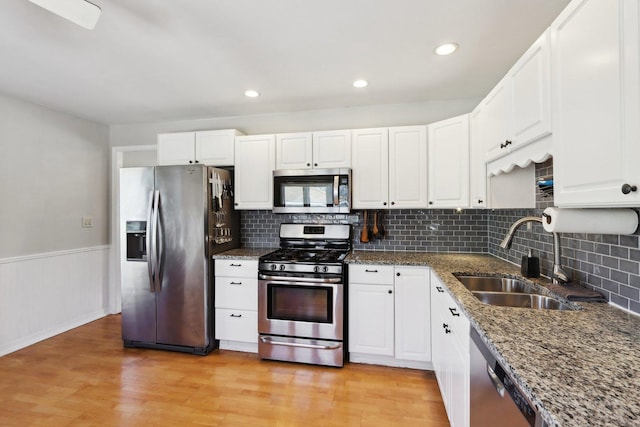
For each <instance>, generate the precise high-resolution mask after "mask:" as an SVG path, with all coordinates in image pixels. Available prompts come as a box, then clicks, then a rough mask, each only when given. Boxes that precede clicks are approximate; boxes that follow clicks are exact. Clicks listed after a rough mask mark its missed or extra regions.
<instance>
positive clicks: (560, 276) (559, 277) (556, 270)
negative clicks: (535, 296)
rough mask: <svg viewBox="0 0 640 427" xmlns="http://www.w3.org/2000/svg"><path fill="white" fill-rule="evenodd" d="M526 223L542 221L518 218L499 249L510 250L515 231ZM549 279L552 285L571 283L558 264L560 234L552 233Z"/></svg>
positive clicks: (532, 218)
mask: <svg viewBox="0 0 640 427" xmlns="http://www.w3.org/2000/svg"><path fill="white" fill-rule="evenodd" d="M527 222H539V223H542V219H541V218H540V217H537V216H525V217H524V218H520V219H519V220H517V221H516V222H514V223H513V224H512V225H511V227H509V231H507V235H506V236H504V239H502V242H500V247H501V248H503V249H510V248H511V243H512V241H513V236H514V234H515V233H516V230H517V229H518V228H520V226H521V225H522V224H525V223H527ZM551 279H552V280H553V283H569V282H570V281H571V279H570V278H569V275H568V274H567V273H566V272H565V271H564V269H563V268H562V264H561V263H560V234H558V233H553V274H552V276H551Z"/></svg>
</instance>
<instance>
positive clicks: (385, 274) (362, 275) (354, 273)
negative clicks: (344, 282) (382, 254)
mask: <svg viewBox="0 0 640 427" xmlns="http://www.w3.org/2000/svg"><path fill="white" fill-rule="evenodd" d="M349 282H351V283H366V284H369V285H393V282H394V279H393V265H375V264H350V265H349Z"/></svg>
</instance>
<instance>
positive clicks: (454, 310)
mask: <svg viewBox="0 0 640 427" xmlns="http://www.w3.org/2000/svg"><path fill="white" fill-rule="evenodd" d="M449 311H450V312H451V314H452V315H454V316H456V317H460V313H458V312H457V311H456V309H455V308H453V307H449Z"/></svg>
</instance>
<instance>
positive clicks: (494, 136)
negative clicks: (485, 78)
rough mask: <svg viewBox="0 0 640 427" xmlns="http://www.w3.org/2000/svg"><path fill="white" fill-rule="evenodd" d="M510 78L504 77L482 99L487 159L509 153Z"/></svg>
mask: <svg viewBox="0 0 640 427" xmlns="http://www.w3.org/2000/svg"><path fill="white" fill-rule="evenodd" d="M508 83H509V80H508V78H506V77H505V78H504V79H502V80H501V81H500V82H499V83H498V84H497V85H496V87H494V88H493V90H492V91H491V92H489V95H487V97H486V98H485V99H484V100H483V101H482V108H483V110H484V112H485V116H484V119H485V125H484V126H485V128H484V136H485V141H486V142H485V146H486V148H487V153H486V160H493V159H495V158H497V157H500V156H503V155H506V154H508V146H509V145H508V144H507V143H508V142H510V141H509V135H510V133H511V132H510V129H509V122H510V119H511V111H510V104H511V100H510V96H511V94H510V87H509V85H508Z"/></svg>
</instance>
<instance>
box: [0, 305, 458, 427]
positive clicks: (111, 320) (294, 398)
mask: <svg viewBox="0 0 640 427" xmlns="http://www.w3.org/2000/svg"><path fill="white" fill-rule="evenodd" d="M29 425H35V426H142V425H144V426H165V425H167V426H184V425H209V426H211V425H213V426H217V425H219V426H304V427H310V426H431V427H445V426H448V425H449V423H448V421H447V417H446V414H445V411H444V406H443V404H442V399H441V397H440V394H439V391H438V386H437V383H436V380H435V377H434V376H433V374H432V373H430V372H423V371H417V370H409V369H396V368H385V367H380V366H368V365H360V364H348V365H346V366H345V367H344V368H342V369H337V368H327V367H320V366H309V365H301V364H295V363H281V362H273V361H261V360H260V359H259V358H258V357H257V355H255V354H245V353H238V352H232V351H220V350H216V351H215V352H214V353H212V354H210V355H209V356H206V357H202V356H194V355H188V354H181V353H173V352H167V351H160V350H144V349H125V348H123V347H122V341H121V339H120V316H109V317H106V318H104V319H101V320H98V321H95V322H93V323H90V324H88V325H84V326H82V327H80V328H77V329H74V330H72V331H69V332H66V333H64V334H61V335H58V336H56V337H53V338H51V339H48V340H46V341H43V342H41V343H38V344H36V345H33V346H31V347H28V348H26V349H23V350H20V351H17V352H15V353H12V354H9V355H6V356H4V357H1V358H0V426H29Z"/></svg>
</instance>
